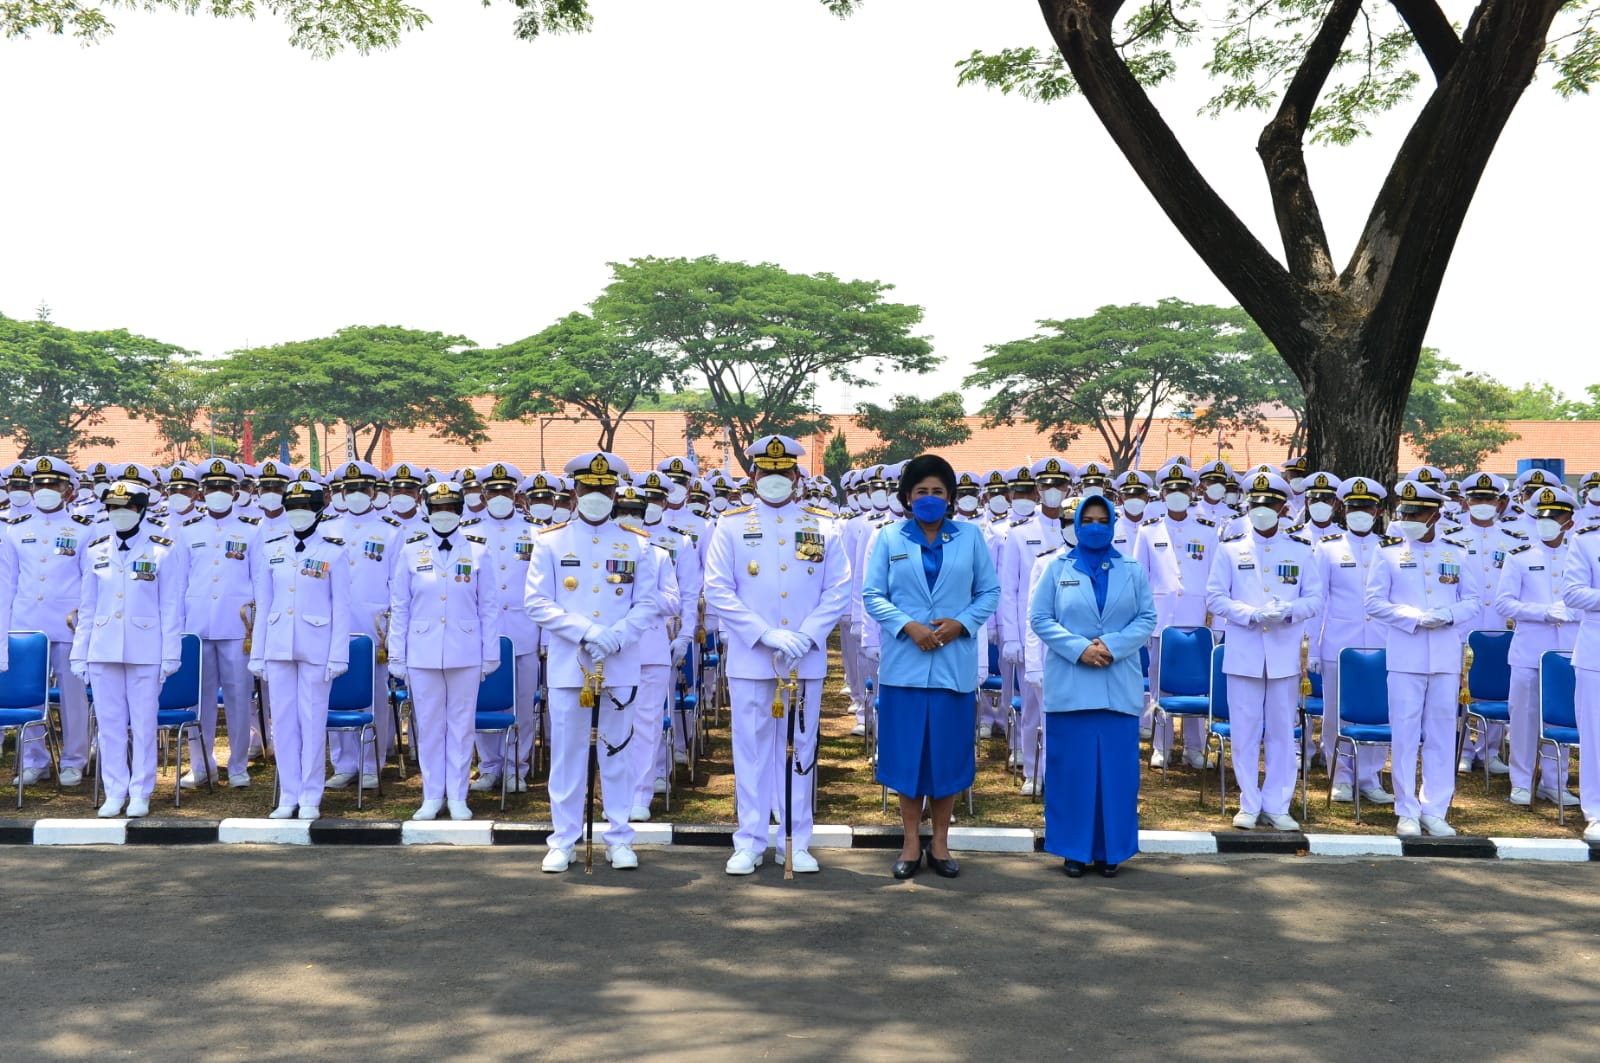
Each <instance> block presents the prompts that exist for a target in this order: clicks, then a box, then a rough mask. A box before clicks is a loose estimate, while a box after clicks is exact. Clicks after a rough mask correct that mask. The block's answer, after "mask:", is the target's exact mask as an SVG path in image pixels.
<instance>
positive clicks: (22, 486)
mask: <svg viewBox="0 0 1600 1063" xmlns="http://www.w3.org/2000/svg"><path fill="white" fill-rule="evenodd" d="M32 478H33V462H31V461H18V462H14V463H12V465H11V466H10V468H8V469H7V470H6V486H7V487H9V488H11V489H12V490H22V491H26V490H27V489H28V484H29V482H30V481H31V480H32Z"/></svg>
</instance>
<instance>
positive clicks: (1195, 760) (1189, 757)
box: [1183, 749, 1206, 770]
mask: <svg viewBox="0 0 1600 1063" xmlns="http://www.w3.org/2000/svg"><path fill="white" fill-rule="evenodd" d="M1183 762H1184V763H1185V764H1187V765H1189V767H1191V768H1195V769H1197V770H1198V769H1200V768H1203V767H1205V766H1206V755H1205V754H1204V753H1202V752H1200V751H1199V750H1198V749H1191V750H1187V751H1185V753H1184V754H1183Z"/></svg>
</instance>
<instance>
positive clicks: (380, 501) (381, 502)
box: [372, 491, 389, 509]
mask: <svg viewBox="0 0 1600 1063" xmlns="http://www.w3.org/2000/svg"><path fill="white" fill-rule="evenodd" d="M372 504H373V506H374V507H375V508H377V509H382V508H383V507H385V506H387V505H388V504H389V492H387V491H379V492H378V494H377V496H376V497H375V498H373V500H372Z"/></svg>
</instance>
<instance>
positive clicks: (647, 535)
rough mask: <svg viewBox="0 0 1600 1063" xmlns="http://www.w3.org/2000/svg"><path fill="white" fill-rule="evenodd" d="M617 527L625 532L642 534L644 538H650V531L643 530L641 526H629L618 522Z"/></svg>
mask: <svg viewBox="0 0 1600 1063" xmlns="http://www.w3.org/2000/svg"><path fill="white" fill-rule="evenodd" d="M617 527H619V528H621V529H622V530H623V531H625V532H633V534H635V535H639V536H643V537H644V538H646V539H648V538H650V533H649V532H647V531H645V530H644V529H643V528H630V527H628V526H627V525H626V524H619V525H617Z"/></svg>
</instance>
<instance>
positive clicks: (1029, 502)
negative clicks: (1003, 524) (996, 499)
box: [1011, 498, 1039, 517]
mask: <svg viewBox="0 0 1600 1063" xmlns="http://www.w3.org/2000/svg"><path fill="white" fill-rule="evenodd" d="M1038 508H1039V504H1038V503H1037V502H1035V501H1034V500H1033V499H1031V498H1019V499H1017V500H1016V501H1014V502H1012V503H1011V512H1013V513H1015V514H1016V515H1017V516H1019V517H1031V516H1033V511H1034V510H1036V509H1038Z"/></svg>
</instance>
